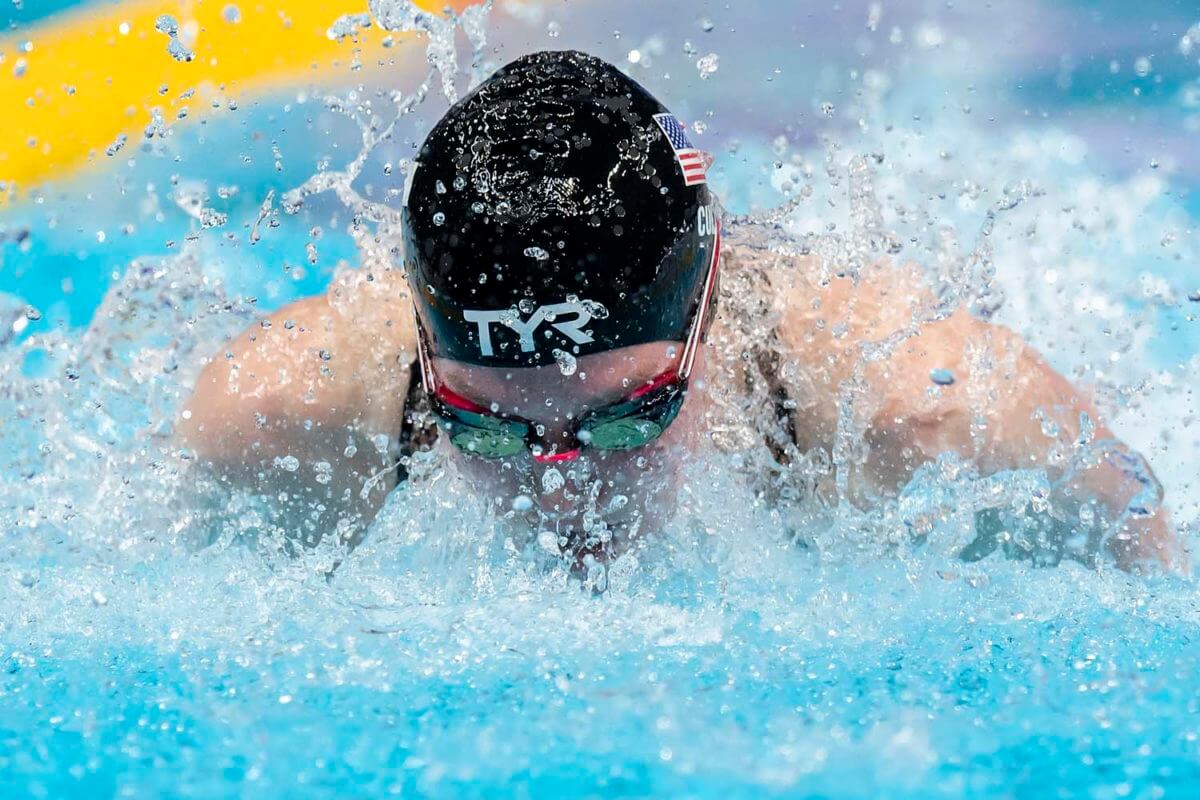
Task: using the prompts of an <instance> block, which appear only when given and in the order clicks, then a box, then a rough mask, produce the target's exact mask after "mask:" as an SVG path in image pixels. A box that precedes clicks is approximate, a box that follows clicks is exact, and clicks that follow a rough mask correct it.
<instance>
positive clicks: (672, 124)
mask: <svg viewBox="0 0 1200 800" xmlns="http://www.w3.org/2000/svg"><path fill="white" fill-rule="evenodd" d="M654 121H655V122H657V123H658V127H660V128H662V132H663V133H664V134H666V137H667V141H668V142H670V143H671V149H672V150H674V151H675V160H676V161H678V162H679V168H680V169H682V170H683V182H684V183H685V184H687V185H688V186H693V185H695V184H697V183H706V182H707V181H708V178H707V176H705V174H704V166H705V163H704V162H705V159H704V153H703V152H701V151H699V150H697V149H696V148H694V147H692V142H691V140H690V139H688V137H687V129H686V128H684V127H683V123H682V122H680V121H679V118H678V117H676V116H675V115H674V114H655V115H654Z"/></svg>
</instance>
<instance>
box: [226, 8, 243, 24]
mask: <svg viewBox="0 0 1200 800" xmlns="http://www.w3.org/2000/svg"><path fill="white" fill-rule="evenodd" d="M221 18H222V19H223V20H225V21H226V22H228V23H229V24H230V25H236V24H238V23H239V22H241V21H242V10H241V9H240V8H238V7H237V6H235V5H233V4H232V3H230V4H229V5H227V6H225V8H224V9H222V11H221Z"/></svg>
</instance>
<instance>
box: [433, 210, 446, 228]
mask: <svg viewBox="0 0 1200 800" xmlns="http://www.w3.org/2000/svg"><path fill="white" fill-rule="evenodd" d="M445 223H446V215H445V214H443V213H442V212H440V211H439V212H437V213H436V214H434V215H433V224H434V225H444V224H445Z"/></svg>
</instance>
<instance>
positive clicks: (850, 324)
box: [779, 263, 1186, 568]
mask: <svg viewBox="0 0 1200 800" xmlns="http://www.w3.org/2000/svg"><path fill="white" fill-rule="evenodd" d="M813 267H814V265H813V264H812V263H808V264H802V265H798V267H796V266H794V267H792V269H791V272H790V276H789V279H790V280H791V281H794V285H790V286H786V287H781V288H783V289H785V291H784V292H782V293H781V296H784V297H787V298H788V299H787V301H786V305H785V306H784V307H783V308H782V320H781V323H780V327H779V332H780V336H781V339H782V340H783V343H784V346H785V348H787V349H790V350H791V353H792V355H793V357H794V358H795V363H796V364H797V365H798V366H799V367H800V369H799V370H797V371H796V374H797V375H798V376H799V380H800V385H798V386H796V387H791V389H792V396H793V397H795V398H796V399H797V401H798V404H799V407H798V409H797V411H796V412H795V413H796V428H797V432H798V437H799V438H800V439H801V442H800V444H801V446H802V447H805V446H818V445H821V446H828V445H830V444H831V443H832V442H833V441H835V437H836V435H837V426H838V418H837V409H838V402H839V398H841V397H843V396H844V395H845V393H846V390H847V388H848V387H850V386H851V385H852V383H853V379H854V377H855V374H856V371H855V365H856V364H858V363H859V360H860V356H861V350H860V344H861V343H863V342H879V341H883V340H885V339H887V338H888V337H889V336H890V335H892V334H894V333H895V332H897V331H903V330H905V329H906V328H909V327H910V326H911V325H912V322H913V319H914V316H915V315H919V314H921V313H924V311H925V309H928V308H929V307H930V298H929V295H928V292H927V291H926V290H925V289H924V288H923V284H922V281H921V279H920V277H919V275H918V274H917V272H916V270H915V269H914V268H912V267H910V266H902V265H891V264H883V265H875V266H874V267H871V268H868V269H867V270H864V272H863V275H862V276H861V280H860V282H859V283H858V285H857V286H855V284H854V282H853V281H851V280H850V278H848V277H830V278H829V279H828V280H826V281H820V280H812V279H811V278H810V277H808V276H812V275H814V274H817V270H815V269H814V268H813ZM934 370H947V371H949V373H950V374H951V375H953V377H954V383H953V384H952V385H950V386H938V385H936V384H935V383H934V382H933V381H932V379H931V377H930V376H931V373H932V372H933V371H934ZM858 374H860V375H861V378H862V380H863V382H864V383H863V389H864V391H863V396H862V397H861V398H860V399H859V400H858V401H857V402H856V410H857V411H859V412H860V413H861V414H862V417H861V418H862V424H863V427H864V428H865V429H866V432H865V438H866V440H867V442H868V443H869V444H870V447H871V456H870V459H869V460H868V463H867V464H866V465H865V468H864V469H863V470H862V473H861V474H859V475H856V478H857V479H858V480H860V481H861V484H860V485H866V486H874V487H877V488H879V489H884V490H888V491H894V490H898V489H899V488H900V487H901V486H903V485H904V483H906V482H907V481H908V480H909V479H910V478H911V476H912V472H913V470H915V469H916V468H917V467H919V466H920V465H921V464H922V463H924V462H926V461H929V460H931V459H934V458H936V457H937V456H938V455H939V454H941V453H945V452H957V453H959V454H961V455H962V456H964V457H965V458H968V459H971V460H972V461H973V463H975V464H976V465H977V466H978V467H979V468H980V469H981V470H982V471H984V472H992V471H997V470H1003V469H1018V468H1028V467H1041V468H1045V469H1047V471H1048V472H1049V473H1050V474H1051V475H1052V476H1056V475H1061V473H1062V467H1063V465H1062V464H1060V463H1057V461H1056V459H1055V457H1054V454H1055V451H1056V449H1057V450H1058V451H1060V452H1061V451H1064V450H1065V451H1067V452H1068V454H1069V453H1070V451H1071V449H1072V448H1071V447H1070V445H1071V444H1072V443H1073V442H1075V441H1076V440H1077V439H1078V438H1079V435H1080V424H1081V423H1080V419H1081V415H1082V414H1086V415H1087V418H1088V419H1089V420H1090V421H1091V422H1092V423H1093V424H1094V425H1095V430H1094V433H1093V435H1092V439H1093V441H1105V440H1109V441H1111V442H1112V443H1113V445H1114V447H1115V448H1116V449H1117V450H1121V449H1123V445H1121V444H1120V443H1119V442H1117V441H1116V439H1115V436H1114V435H1113V434H1112V432H1111V431H1110V430H1109V429H1108V428H1106V427H1105V426H1104V425H1103V424H1102V423H1101V422H1100V417H1099V414H1098V413H1097V411H1096V409H1095V408H1094V406H1093V405H1092V403H1091V402H1090V400H1089V399H1088V398H1087V397H1086V396H1085V395H1084V394H1083V393H1081V392H1079V391H1078V390H1077V389H1076V388H1075V387H1073V386H1072V385H1071V384H1070V382H1069V381H1067V380H1066V379H1065V378H1064V377H1063V376H1061V375H1059V374H1058V373H1057V372H1055V371H1054V370H1053V369H1052V368H1051V367H1050V366H1049V364H1047V363H1046V361H1045V360H1044V359H1043V358H1042V357H1041V356H1040V355H1039V354H1038V353H1037V352H1036V351H1035V350H1034V349H1033V348H1031V347H1030V346H1029V345H1028V344H1026V343H1025V342H1024V341H1023V340H1022V339H1021V337H1020V336H1018V335H1017V334H1015V333H1014V332H1013V331H1011V330H1009V329H1007V328H1004V327H1002V326H999V325H992V324H989V323H987V322H984V321H982V320H979V319H977V318H975V317H972V316H971V315H969V314H967V313H965V312H963V311H959V312H956V313H955V314H953V315H951V316H950V317H948V318H946V319H942V320H938V321H936V322H928V323H925V324H923V325H921V326H920V327H919V329H918V333H917V334H916V335H914V336H912V337H910V338H908V339H905V340H904V341H902V342H901V343H900V344H899V345H898V346H897V347H896V348H895V349H894V350H892V351H891V353H890V355H888V356H887V357H885V358H883V359H881V360H879V361H876V362H871V363H868V364H867V365H866V367H865V369H862V370H861V372H860V373H858ZM1039 417H1040V419H1039ZM1043 420H1044V421H1045V422H1046V428H1047V430H1052V431H1054V433H1055V435H1054V437H1053V438H1052V437H1051V436H1048V435H1047V434H1046V433H1043ZM1055 429H1056V430H1055ZM805 437H807V439H808V441H807V442H806V441H804V439H805ZM1056 445H1058V447H1057V448H1056ZM1125 453H1126V454H1128V455H1130V456H1134V457H1136V454H1132V453H1131V452H1130V451H1128V450H1127V449H1126V450H1125ZM1119 460H1120V459H1119V458H1118V459H1113V460H1101V461H1100V463H1098V464H1095V465H1093V466H1091V468H1089V469H1084V470H1080V471H1079V472H1078V473H1077V477H1076V478H1075V479H1074V480H1073V481H1071V482H1069V483H1068V485H1066V486H1064V487H1062V488H1063V490H1064V491H1065V493H1066V494H1069V495H1070V496H1071V498H1070V499H1069V502H1067V503H1066V505H1067V506H1069V507H1068V508H1060V509H1059V511H1060V512H1061V513H1078V508H1079V505H1081V504H1082V503H1083V502H1085V501H1086V500H1088V499H1092V498H1094V499H1096V500H1098V501H1099V502H1100V503H1101V505H1102V508H1101V510H1102V511H1106V512H1107V517H1108V519H1109V520H1110V521H1112V522H1113V523H1114V524H1116V521H1117V520H1121V523H1120V525H1119V529H1118V530H1117V532H1116V533H1115V535H1113V536H1112V537H1111V538H1110V539H1109V541H1108V545H1109V548H1110V550H1111V551H1112V553H1113V555H1114V557H1115V558H1116V559H1117V561H1118V563H1120V564H1121V565H1122V566H1124V567H1126V568H1132V567H1135V566H1136V563H1137V562H1138V561H1139V560H1143V559H1155V560H1157V561H1159V562H1160V563H1162V564H1164V565H1166V566H1168V567H1174V568H1183V567H1184V565H1185V564H1186V554H1185V553H1184V552H1183V551H1182V549H1181V548H1180V547H1179V545H1178V542H1177V541H1176V539H1175V537H1174V535H1173V534H1172V533H1171V531H1170V528H1169V526H1168V524H1167V519H1166V514H1165V511H1164V510H1162V509H1159V510H1157V512H1156V513H1155V514H1154V515H1153V516H1151V517H1148V518H1129V517H1128V515H1127V514H1126V513H1125V510H1126V507H1127V505H1128V504H1129V501H1130V500H1131V499H1132V498H1133V497H1134V496H1135V495H1136V494H1137V493H1138V492H1139V491H1140V489H1141V488H1142V487H1141V485H1140V484H1139V483H1138V482H1137V481H1136V480H1135V479H1133V478H1131V477H1130V476H1129V474H1128V472H1127V471H1126V470H1124V469H1122V468H1121V467H1119V466H1117V465H1116V464H1115V463H1113V462H1114V461H1119ZM1139 460H1140V459H1139ZM1145 470H1146V473H1147V475H1148V476H1149V477H1151V478H1152V477H1153V476H1152V475H1150V474H1149V468H1148V467H1145Z"/></svg>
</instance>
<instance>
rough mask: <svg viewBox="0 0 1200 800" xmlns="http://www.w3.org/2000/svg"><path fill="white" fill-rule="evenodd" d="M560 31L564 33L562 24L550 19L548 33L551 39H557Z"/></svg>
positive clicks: (547, 26)
mask: <svg viewBox="0 0 1200 800" xmlns="http://www.w3.org/2000/svg"><path fill="white" fill-rule="evenodd" d="M560 33H562V26H561V25H559V24H558V23H557V22H555V21H554V20H550V22H549V23H547V25H546V35H547V36H549V37H550V38H551V39H557V38H558V35H559V34H560Z"/></svg>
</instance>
